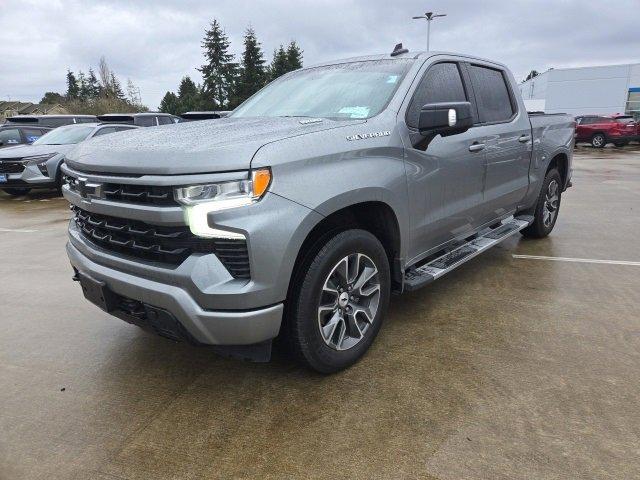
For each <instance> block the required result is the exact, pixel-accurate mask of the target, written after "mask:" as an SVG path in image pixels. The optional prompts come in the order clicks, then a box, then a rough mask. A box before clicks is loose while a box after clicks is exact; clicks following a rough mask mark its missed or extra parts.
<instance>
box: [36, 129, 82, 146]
mask: <svg viewBox="0 0 640 480" xmlns="http://www.w3.org/2000/svg"><path fill="white" fill-rule="evenodd" d="M93 129H94V127H81V126H79V125H67V126H66V127H58V128H56V129H55V130H51V131H50V132H49V133H47V134H45V135H43V136H41V137H40V138H39V139H38V140H36V141H35V142H33V145H67V144H73V143H78V142H81V141H82V140H84V139H85V138H87V137H88V136H89V134H90V133H91V132H93Z"/></svg>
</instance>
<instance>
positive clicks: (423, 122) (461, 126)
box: [418, 102, 473, 137]
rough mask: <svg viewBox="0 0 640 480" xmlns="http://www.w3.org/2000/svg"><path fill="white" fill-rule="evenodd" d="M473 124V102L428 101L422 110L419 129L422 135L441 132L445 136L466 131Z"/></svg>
mask: <svg viewBox="0 0 640 480" xmlns="http://www.w3.org/2000/svg"><path fill="white" fill-rule="evenodd" d="M472 126H473V116H472V115H471V103H469V102H443V103H428V104H426V105H425V106H424V107H422V109H421V110H420V119H419V120H418V130H419V131H420V133H421V134H422V135H428V134H440V135H442V136H443V137H446V136H448V135H455V134H457V133H462V132H466V131H467V130H469V129H470V128H471V127H472Z"/></svg>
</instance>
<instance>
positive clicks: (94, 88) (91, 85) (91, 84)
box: [87, 68, 100, 99]
mask: <svg viewBox="0 0 640 480" xmlns="http://www.w3.org/2000/svg"><path fill="white" fill-rule="evenodd" d="M87 92H88V94H89V98H91V99H96V98H98V97H99V96H100V84H99V83H98V79H97V78H96V74H95V72H94V71H93V68H89V76H88V77H87Z"/></svg>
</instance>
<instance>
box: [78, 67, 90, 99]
mask: <svg viewBox="0 0 640 480" xmlns="http://www.w3.org/2000/svg"><path fill="white" fill-rule="evenodd" d="M76 83H77V85H78V99H79V100H80V101H81V102H86V101H87V99H88V98H89V85H88V83H87V78H86V77H85V76H84V73H83V72H82V70H80V71H79V72H78V80H77V82H76Z"/></svg>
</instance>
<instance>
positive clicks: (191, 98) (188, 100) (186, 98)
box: [178, 76, 202, 113]
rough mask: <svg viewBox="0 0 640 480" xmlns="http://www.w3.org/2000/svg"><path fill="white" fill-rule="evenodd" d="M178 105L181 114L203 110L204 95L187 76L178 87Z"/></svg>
mask: <svg viewBox="0 0 640 480" xmlns="http://www.w3.org/2000/svg"><path fill="white" fill-rule="evenodd" d="M178 103H179V110H180V113H184V112H190V111H194V110H200V109H202V95H201V93H200V89H199V88H198V86H197V85H196V84H195V83H194V82H193V80H191V78H189V76H185V77H183V78H182V80H181V81H180V86H179V87H178Z"/></svg>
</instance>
